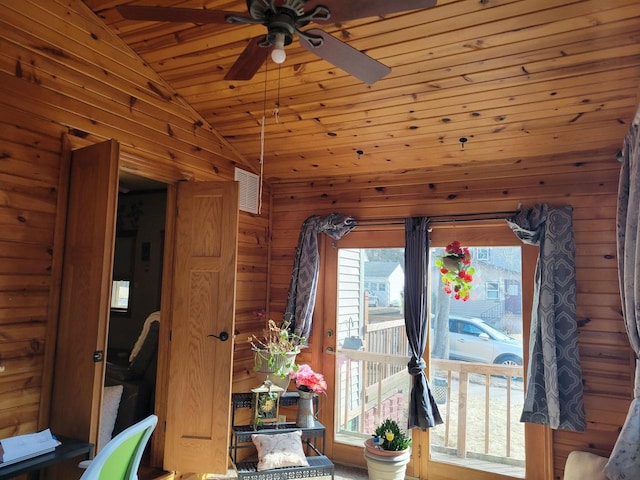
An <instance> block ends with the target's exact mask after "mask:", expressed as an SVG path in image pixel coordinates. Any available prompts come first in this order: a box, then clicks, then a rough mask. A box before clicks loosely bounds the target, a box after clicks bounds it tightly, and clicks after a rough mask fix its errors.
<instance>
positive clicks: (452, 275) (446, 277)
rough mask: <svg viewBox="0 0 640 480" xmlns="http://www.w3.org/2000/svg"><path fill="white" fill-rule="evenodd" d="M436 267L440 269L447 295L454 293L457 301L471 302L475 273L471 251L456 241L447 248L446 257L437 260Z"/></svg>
mask: <svg viewBox="0 0 640 480" xmlns="http://www.w3.org/2000/svg"><path fill="white" fill-rule="evenodd" d="M436 266H437V267H438V268H439V269H440V273H441V275H442V277H441V279H442V283H444V291H445V293H447V294H451V293H453V298H455V299H456V300H462V301H464V302H466V301H467V300H469V294H470V291H471V282H472V281H473V274H474V273H475V268H473V267H472V266H471V253H470V252H469V249H468V248H466V247H461V246H460V242H459V241H458V240H454V241H453V242H451V243H450V244H449V245H447V246H446V248H445V254H444V256H442V257H440V258H438V259H437V260H436Z"/></svg>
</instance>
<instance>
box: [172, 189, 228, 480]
mask: <svg viewBox="0 0 640 480" xmlns="http://www.w3.org/2000/svg"><path fill="white" fill-rule="evenodd" d="M237 232H238V186H237V183H236V182H215V183H214V182H195V183H181V184H178V192H177V216H176V224H175V249H174V269H173V270H174V278H173V291H172V299H171V322H172V323H171V333H170V339H171V340H170V346H169V382H168V386H169V387H168V393H167V421H166V441H165V458H164V468H165V469H166V470H174V471H177V472H180V473H185V472H198V473H214V474H226V473H227V469H228V458H229V455H228V452H229V427H230V420H231V419H230V417H231V408H230V403H231V377H232V371H233V368H232V360H233V332H234V308H235V273H236V256H237ZM222 332H224V333H226V334H227V335H228V339H227V340H226V341H222V340H221V339H218V338H216V337H214V336H212V335H217V336H220V335H221V333H222Z"/></svg>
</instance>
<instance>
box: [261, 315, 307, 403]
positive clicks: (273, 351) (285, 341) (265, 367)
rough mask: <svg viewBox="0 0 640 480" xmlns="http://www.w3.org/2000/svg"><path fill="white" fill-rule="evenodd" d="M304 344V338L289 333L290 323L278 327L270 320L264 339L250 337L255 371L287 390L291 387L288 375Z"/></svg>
mask: <svg viewBox="0 0 640 480" xmlns="http://www.w3.org/2000/svg"><path fill="white" fill-rule="evenodd" d="M304 342H305V338H304V337H301V336H299V335H296V334H295V333H293V332H291V331H289V323H288V322H284V323H283V324H282V325H280V326H278V324H276V322H275V321H274V320H271V319H270V320H268V322H267V328H266V329H265V330H264V333H263V336H262V338H259V337H257V336H256V335H251V336H250V337H249V343H250V344H251V348H252V350H253V351H254V366H253V369H254V371H256V372H257V373H260V374H264V376H265V378H264V380H266V379H267V378H268V379H269V380H271V381H272V382H273V384H274V385H278V386H279V387H282V388H284V389H285V390H286V389H287V387H288V386H289V377H288V376H287V375H288V374H289V372H290V371H291V370H293V368H294V367H295V360H296V355H298V353H300V349H301V348H302V347H303V344H304Z"/></svg>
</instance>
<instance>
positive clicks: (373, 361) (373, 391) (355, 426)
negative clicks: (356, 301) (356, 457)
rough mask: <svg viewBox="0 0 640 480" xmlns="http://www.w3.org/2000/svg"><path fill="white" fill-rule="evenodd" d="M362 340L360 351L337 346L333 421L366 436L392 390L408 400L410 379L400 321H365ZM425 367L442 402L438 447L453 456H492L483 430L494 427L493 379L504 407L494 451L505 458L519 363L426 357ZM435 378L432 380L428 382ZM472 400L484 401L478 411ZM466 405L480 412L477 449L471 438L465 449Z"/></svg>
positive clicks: (520, 372) (509, 444)
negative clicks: (338, 398) (498, 450)
mask: <svg viewBox="0 0 640 480" xmlns="http://www.w3.org/2000/svg"><path fill="white" fill-rule="evenodd" d="M364 344H365V350H366V351H360V350H348V349H339V350H338V362H339V365H340V368H338V369H337V378H336V381H337V385H340V386H341V387H342V392H343V396H342V399H341V401H340V402H339V405H337V411H336V424H337V430H338V431H339V432H341V433H343V434H344V433H350V432H352V433H359V434H366V435H369V434H370V433H371V426H372V424H375V423H377V422H379V421H380V420H382V419H384V418H382V417H385V418H386V416H387V414H388V412H389V408H388V409H387V410H386V411H385V402H387V401H388V399H390V398H392V397H393V396H395V395H397V394H398V392H402V393H403V395H405V398H406V402H405V403H408V395H409V391H408V387H409V381H410V379H409V375H408V372H407V363H408V361H409V358H410V357H409V355H408V351H409V349H408V343H407V341H406V333H405V329H404V320H394V321H389V322H380V323H373V324H369V325H367V329H366V332H365V338H364ZM430 372H431V374H430V375H429V377H430V379H431V387H432V391H433V390H434V389H439V390H438V392H437V394H438V395H440V396H442V395H444V397H445V401H442V402H441V404H440V405H439V409H440V413H441V415H442V418H443V421H444V422H445V424H444V433H443V437H444V438H443V447H444V448H445V449H447V450H450V449H453V450H454V452H455V455H456V456H458V457H461V458H464V457H465V456H467V454H472V453H473V454H474V455H475V454H477V455H480V456H482V455H491V453H492V452H494V453H493V455H494V456H495V450H496V448H495V447H496V445H491V441H492V440H491V438H492V435H489V431H490V428H492V429H493V430H495V429H496V426H495V425H490V422H491V421H493V422H494V423H495V419H493V420H491V419H492V415H491V413H492V412H491V408H492V406H491V405H492V402H495V401H494V400H493V399H492V388H495V387H496V385H495V384H496V383H499V387H498V388H501V389H502V390H501V392H500V402H501V403H502V404H504V406H505V407H506V408H505V414H504V418H501V420H500V422H501V424H500V426H499V427H500V428H501V429H502V428H504V432H503V434H504V436H503V437H502V439H501V440H500V441H499V444H500V445H501V446H502V445H503V446H504V451H502V452H501V453H500V454H499V455H500V456H501V457H502V456H503V457H506V458H510V457H511V456H512V454H513V449H512V433H511V432H512V427H513V424H514V422H519V419H518V418H513V417H514V416H513V415H512V413H511V412H512V407H513V404H514V403H513V402H514V400H515V399H514V398H513V396H512V391H513V390H514V387H515V390H516V391H517V390H518V388H520V390H521V384H522V381H521V379H522V377H523V369H522V367H521V366H511V365H494V364H484V363H469V362H458V361H452V360H442V359H432V360H431V362H430ZM435 379H438V382H434V380H435ZM496 379H497V380H498V381H499V382H496V381H495V380H496ZM470 382H471V383H472V384H473V385H474V389H473V390H474V392H476V393H475V395H476V397H473V398H472V397H471V396H470V392H469V385H470ZM492 382H493V384H494V385H493V387H492ZM516 382H517V383H516ZM363 383H364V384H363ZM481 384H484V398H483V399H478V398H477V395H478V393H477V392H478V391H479V390H481V388H479V385H481ZM443 389H444V390H443ZM478 405H484V407H483V411H480V412H478ZM390 408H391V407H390ZM472 408H473V415H474V416H475V417H476V418H477V416H478V415H483V416H484V445H483V446H482V447H481V448H478V444H477V442H474V445H473V447H471V448H470V445H469V441H468V440H469V429H468V422H467V419H468V416H469V414H470V411H471V409H472ZM391 410H393V408H391ZM395 413H396V414H400V415H404V416H405V417H404V419H400V418H398V420H402V422H403V423H405V424H406V412H401V413H399V412H397V411H395ZM458 419H460V421H458ZM474 428H477V426H476V427H474ZM476 433H477V432H476ZM496 443H498V442H496ZM452 447H453V448H452Z"/></svg>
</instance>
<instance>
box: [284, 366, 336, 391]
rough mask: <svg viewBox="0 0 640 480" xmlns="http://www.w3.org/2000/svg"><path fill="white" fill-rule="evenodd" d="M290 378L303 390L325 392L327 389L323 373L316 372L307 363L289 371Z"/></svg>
mask: <svg viewBox="0 0 640 480" xmlns="http://www.w3.org/2000/svg"><path fill="white" fill-rule="evenodd" d="M289 378H290V379H291V380H293V381H295V382H296V388H297V389H298V390H302V391H303V392H314V393H324V392H326V391H327V382H326V381H325V380H324V376H323V375H322V374H321V373H316V372H314V371H313V370H312V369H311V367H310V366H309V365H307V364H304V365H299V366H298V368H296V369H294V370H293V371H291V372H289Z"/></svg>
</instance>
